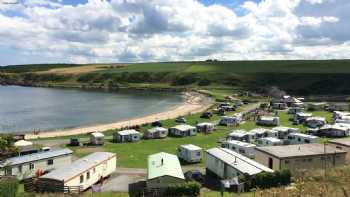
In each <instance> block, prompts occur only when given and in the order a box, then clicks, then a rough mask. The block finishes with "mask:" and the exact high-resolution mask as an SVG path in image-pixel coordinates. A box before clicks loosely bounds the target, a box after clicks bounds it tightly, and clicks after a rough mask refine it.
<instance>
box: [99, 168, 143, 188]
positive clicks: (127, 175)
mask: <svg viewBox="0 0 350 197" xmlns="http://www.w3.org/2000/svg"><path fill="white" fill-rule="evenodd" d="M144 180H146V169H134V168H117V170H116V172H115V173H114V174H112V176H111V177H110V178H109V179H108V181H107V182H106V183H105V184H104V185H103V186H102V187H101V189H102V192H128V191H129V184H131V183H136V182H139V181H144Z"/></svg>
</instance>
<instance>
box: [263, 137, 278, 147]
mask: <svg viewBox="0 0 350 197" xmlns="http://www.w3.org/2000/svg"><path fill="white" fill-rule="evenodd" d="M257 145H258V146H280V145H283V141H282V140H280V139H278V138H274V137H264V138H260V139H258V140H257Z"/></svg>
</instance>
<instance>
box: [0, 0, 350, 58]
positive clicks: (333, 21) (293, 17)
mask: <svg viewBox="0 0 350 197" xmlns="http://www.w3.org/2000/svg"><path fill="white" fill-rule="evenodd" d="M349 10H350V1H349V0H0V65H12V64H34V63H111V62H151V61H152V62H153V61H187V60H206V59H219V60H267V59H349V58H350V33H349V32H350V12H349Z"/></svg>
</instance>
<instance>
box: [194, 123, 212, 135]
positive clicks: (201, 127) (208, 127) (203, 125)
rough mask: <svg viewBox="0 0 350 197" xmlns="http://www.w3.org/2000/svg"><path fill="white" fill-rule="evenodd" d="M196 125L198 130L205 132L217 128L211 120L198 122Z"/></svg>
mask: <svg viewBox="0 0 350 197" xmlns="http://www.w3.org/2000/svg"><path fill="white" fill-rule="evenodd" d="M196 127H197V130H198V132H203V133H211V132H213V131H214V129H215V125H214V124H213V123H210V122H202V123H198V124H197V126H196Z"/></svg>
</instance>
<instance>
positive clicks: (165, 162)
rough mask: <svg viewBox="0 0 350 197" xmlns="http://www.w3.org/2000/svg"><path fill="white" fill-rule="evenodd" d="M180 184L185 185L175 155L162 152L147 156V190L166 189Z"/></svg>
mask: <svg viewBox="0 0 350 197" xmlns="http://www.w3.org/2000/svg"><path fill="white" fill-rule="evenodd" d="M181 183H185V176H184V174H183V172H182V168H181V165H180V162H179V159H178V157H177V156H176V155H172V154H169V153H164V152H162V153H157V154H153V155H150V156H148V166H147V181H146V187H147V188H148V189H158V188H167V187H169V186H171V185H174V184H181Z"/></svg>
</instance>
